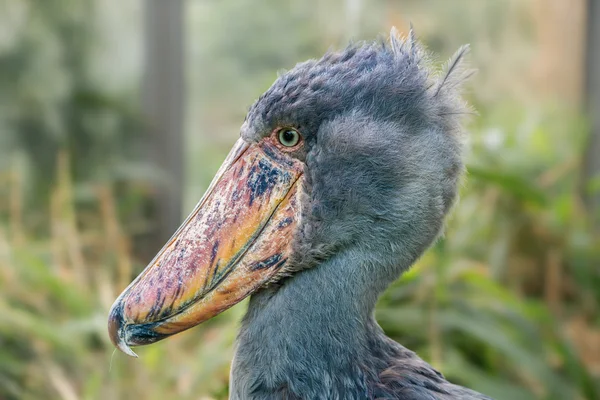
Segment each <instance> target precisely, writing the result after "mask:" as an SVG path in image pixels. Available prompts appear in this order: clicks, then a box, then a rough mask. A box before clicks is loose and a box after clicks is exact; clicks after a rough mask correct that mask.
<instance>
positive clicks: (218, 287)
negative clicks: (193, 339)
mask: <svg viewBox="0 0 600 400" xmlns="http://www.w3.org/2000/svg"><path fill="white" fill-rule="evenodd" d="M302 172H303V167H302V163H301V162H300V161H298V160H296V159H293V158H291V157H289V156H287V155H285V154H282V153H281V152H278V151H277V149H276V148H275V147H274V146H273V144H272V143H271V142H269V141H268V140H263V141H260V142H258V143H252V144H248V143H246V142H245V141H244V140H242V139H239V140H238V141H237V143H236V144H235V146H234V147H233V149H232V150H231V152H230V153H229V156H228V157H227V159H226V160H225V162H224V163H223V165H222V166H221V168H220V169H219V171H218V172H217V175H216V176H215V178H214V179H213V181H212V183H211V185H210V187H209V189H208V190H207V192H206V194H205V195H204V197H203V198H202V199H201V200H200V202H199V203H198V205H197V206H196V207H195V208H194V210H193V211H192V213H191V214H190V216H189V217H188V218H187V219H186V220H185V221H184V222H183V224H182V225H181V227H179V229H178V230H177V231H176V232H175V234H174V235H173V237H172V238H171V239H170V240H169V241H168V243H167V244H166V245H165V246H164V247H163V249H162V250H161V251H160V252H159V253H158V254H157V255H156V257H155V258H154V259H153V260H152V262H151V263H150V264H149V265H148V266H147V267H146V269H145V270H144V271H143V272H142V273H141V274H140V275H139V276H138V277H137V278H136V279H135V280H134V281H133V282H132V283H131V284H130V285H129V286H128V287H127V288H126V289H125V291H124V292H123V293H122V294H121V295H120V296H119V298H118V299H117V300H116V301H115V303H114V304H113V306H112V309H111V311H110V315H109V323H108V328H109V335H110V338H111V340H112V342H113V343H114V344H115V346H116V347H117V348H119V349H120V350H122V351H123V352H124V353H126V354H129V355H132V356H135V353H134V352H133V351H132V350H131V349H130V348H129V346H137V345H144V344H149V343H154V342H156V341H158V340H161V339H163V338H166V337H168V336H171V335H173V334H175V333H178V332H181V331H184V330H186V329H189V328H191V327H193V326H195V325H197V324H199V323H201V322H203V321H206V320H208V319H209V318H212V317H214V316H215V315H217V314H219V313H220V312H222V311H224V310H226V309H228V308H229V307H231V306H233V305H234V304H236V303H238V302H240V301H241V300H242V299H244V298H245V297H247V296H248V295H250V294H251V293H253V292H255V291H256V290H258V289H259V288H261V287H263V286H264V285H266V284H267V283H269V282H270V281H272V280H275V279H277V277H278V273H280V272H281V271H282V267H283V266H284V265H285V264H286V262H287V260H288V259H289V257H290V255H291V252H292V245H291V243H292V240H291V239H292V237H293V234H294V231H295V229H296V226H297V225H298V223H299V217H300V192H301V186H302V182H303V175H302Z"/></svg>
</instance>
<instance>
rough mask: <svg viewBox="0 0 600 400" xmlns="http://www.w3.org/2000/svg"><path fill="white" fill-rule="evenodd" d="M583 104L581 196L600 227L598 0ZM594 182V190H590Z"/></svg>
mask: <svg viewBox="0 0 600 400" xmlns="http://www.w3.org/2000/svg"><path fill="white" fill-rule="evenodd" d="M586 71H587V73H586V106H587V115H588V118H589V123H590V137H589V142H588V146H587V154H586V158H585V170H584V174H585V181H584V182H585V188H584V196H585V199H586V203H587V205H588V207H589V210H590V211H591V212H592V213H593V220H594V224H595V225H596V228H599V229H600V0H588V10H587V60H586ZM592 186H593V189H594V191H593V192H590V191H589V189H590V187H592Z"/></svg>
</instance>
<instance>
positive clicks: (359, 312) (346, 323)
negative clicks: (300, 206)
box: [231, 253, 391, 399]
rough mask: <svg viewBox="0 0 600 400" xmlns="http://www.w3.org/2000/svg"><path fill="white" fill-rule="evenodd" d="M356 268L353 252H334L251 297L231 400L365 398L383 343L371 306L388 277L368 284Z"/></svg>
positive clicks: (358, 261) (357, 262)
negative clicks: (336, 253)
mask: <svg viewBox="0 0 600 400" xmlns="http://www.w3.org/2000/svg"><path fill="white" fill-rule="evenodd" d="M362 263H363V262H362V261H361V257H360V256H359V255H357V254H351V253H345V254H338V255H336V256H334V257H332V258H331V259H329V260H327V261H326V262H324V263H322V264H320V265H318V266H316V267H314V268H311V269H307V270H304V271H301V272H298V273H296V274H294V276H293V277H291V278H289V279H288V280H286V281H284V282H283V283H282V285H281V286H279V287H277V288H271V289H266V290H263V291H261V292H259V293H258V294H255V295H254V296H252V298H251V300H250V304H249V309H248V313H247V314H246V317H245V318H244V321H243V323H242V328H241V331H240V334H239V337H238V343H237V349H236V355H235V358H234V362H233V366H232V373H231V398H232V399H254V398H256V399H258V398H261V399H262V398H353V397H354V396H351V395H348V393H354V394H357V393H363V394H366V393H367V391H368V388H367V384H366V382H367V381H368V380H370V379H369V376H367V375H368V374H369V373H373V371H380V370H382V369H384V368H385V365H384V364H382V363H385V360H383V359H382V357H381V354H382V353H383V354H384V353H385V351H382V349H384V348H385V347H386V346H389V342H388V341H386V340H387V339H386V338H385V336H384V335H383V332H382V331H381V328H380V327H379V326H378V325H377V323H376V322H375V320H374V318H373V309H374V307H375V303H376V301H377V298H378V296H379V293H380V292H381V291H383V290H384V289H385V287H386V286H387V283H388V282H390V281H391V280H387V281H386V282H383V280H382V279H373V277H372V276H370V275H369V274H368V273H365V268H366V267H365V266H363V265H360V264H362ZM375 353H377V354H378V355H377V354H375ZM379 364H381V365H379ZM324 395H325V397H323V396H324ZM361 397H364V395H363V396H361Z"/></svg>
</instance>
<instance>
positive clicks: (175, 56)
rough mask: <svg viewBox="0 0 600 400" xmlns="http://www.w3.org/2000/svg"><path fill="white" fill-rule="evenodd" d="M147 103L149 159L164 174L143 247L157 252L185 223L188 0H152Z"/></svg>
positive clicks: (147, 27)
mask: <svg viewBox="0 0 600 400" xmlns="http://www.w3.org/2000/svg"><path fill="white" fill-rule="evenodd" d="M145 7H146V9H145V15H144V30H145V31H144V37H145V43H144V44H145V59H144V67H145V71H144V81H143V85H142V96H143V99H142V102H143V114H144V121H145V122H146V124H147V125H146V129H147V135H146V136H145V137H147V140H148V143H146V144H145V145H146V146H147V147H148V151H147V154H148V158H149V160H148V161H149V163H150V164H151V165H154V166H156V167H157V168H158V169H159V171H160V173H159V177H157V180H156V186H155V190H156V196H155V199H154V204H153V207H152V217H153V221H154V222H155V224H156V225H155V226H154V228H153V232H152V234H151V237H150V238H149V239H150V240H147V241H144V242H145V243H144V245H143V246H142V248H140V251H141V253H142V255H144V256H149V257H151V256H153V255H154V254H155V253H156V252H158V251H159V250H160V248H161V247H162V246H163V244H164V243H166V241H167V240H168V239H169V237H170V236H171V235H172V234H173V233H174V232H175V229H176V228H177V227H178V226H179V223H180V222H181V204H182V186H183V124H184V95H185V92H184V42H183V35H184V29H183V25H184V24H183V11H184V10H183V7H184V0H168V1H165V0H146V2H145Z"/></svg>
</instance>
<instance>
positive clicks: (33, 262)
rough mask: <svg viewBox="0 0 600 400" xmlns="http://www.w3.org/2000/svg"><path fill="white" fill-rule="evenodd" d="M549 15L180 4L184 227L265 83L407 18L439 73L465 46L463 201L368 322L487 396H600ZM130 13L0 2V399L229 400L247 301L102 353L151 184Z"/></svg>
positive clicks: (136, 256)
mask: <svg viewBox="0 0 600 400" xmlns="http://www.w3.org/2000/svg"><path fill="white" fill-rule="evenodd" d="M542 3H543V4H545V6H540V4H542ZM561 3H565V2H560V1H558V2H555V1H544V2H540V1H536V0H527V1H516V0H493V1H485V2H484V1H477V2H475V1H468V0H460V1H453V2H451V4H450V2H447V1H443V0H438V1H433V0H428V1H402V2H396V1H391V0H388V1H384V0H374V1H359V0H354V1H342V0H335V1H332V2H327V3H325V2H317V1H306V2H303V1H294V2H281V1H276V0H261V1H250V0H245V1H237V2H232V1H231V2H230V1H227V2H225V1H209V0H190V1H188V2H187V4H186V8H185V9H186V24H187V25H186V26H187V28H186V41H187V51H186V54H187V57H186V59H187V71H188V76H187V81H188V84H187V85H186V88H187V98H188V102H187V104H188V107H187V120H186V125H187V129H186V139H185V140H186V151H187V154H186V157H185V160H186V171H187V174H186V185H185V187H186V191H185V197H184V199H183V201H184V203H185V204H186V206H185V207H184V208H185V209H186V210H189V209H190V208H191V206H192V204H193V203H195V201H196V200H197V199H198V198H199V197H200V195H201V194H202V192H203V190H204V189H205V188H206V186H207V184H208V182H209V180H210V178H211V177H212V176H213V174H214V172H215V171H216V169H217V167H218V166H219V164H220V162H221V161H222V159H223V158H224V156H225V154H226V152H227V150H228V149H229V147H230V146H231V144H232V143H233V141H234V139H235V137H236V136H237V132H238V129H239V125H240V124H241V121H242V120H243V117H244V113H245V110H246V107H247V106H248V105H250V104H251V103H252V101H253V99H254V98H256V97H257V96H258V94H260V93H261V92H262V91H263V90H265V89H266V88H267V87H268V86H269V85H270V83H271V82H272V81H273V79H274V78H275V76H276V75H275V72H276V71H277V70H279V69H281V68H291V67H292V66H293V65H294V64H295V63H296V62H298V61H302V60H304V59H306V58H310V57H318V56H319V55H320V54H322V53H323V52H324V51H326V50H327V49H328V48H330V47H332V46H333V47H338V48H339V47H341V46H344V44H345V43H346V42H347V41H348V40H349V39H362V38H373V37H376V36H377V35H378V34H380V33H386V32H387V31H389V27H390V26H391V25H396V26H398V27H399V29H400V30H401V31H405V30H406V28H407V27H408V23H409V22H410V21H412V22H413V24H414V25H415V27H416V29H417V33H418V34H419V36H420V38H421V40H422V41H423V42H424V43H425V44H426V45H427V46H428V48H429V49H430V50H431V51H433V52H434V53H436V54H439V55H440V60H443V59H444V58H445V57H447V56H449V55H450V54H451V53H452V52H453V51H454V49H456V48H457V47H458V46H459V45H460V44H462V43H467V42H470V43H471V45H472V49H473V50H472V63H473V64H474V65H475V66H476V67H477V68H479V70H480V73H479V74H478V76H477V77H476V78H475V79H474V81H473V83H472V84H471V86H470V90H469V94H468V97H469V100H470V102H471V103H472V104H474V106H475V108H476V109H477V110H478V115H477V116H475V117H474V118H473V119H472V121H471V123H470V126H469V128H470V129H469V130H470V134H469V148H470V149H469V155H468V170H469V173H468V177H467V180H466V182H465V184H464V187H463V190H462V194H461V201H460V203H459V205H458V206H457V207H456V209H455V211H454V213H453V217H452V218H451V219H450V221H449V224H448V229H447V234H446V237H445V238H444V239H442V240H441V241H439V243H437V244H436V246H435V247H434V248H433V249H431V250H430V251H428V252H427V254H426V255H425V256H424V257H423V258H422V259H421V260H420V261H419V263H418V265H417V266H416V267H415V268H414V269H413V270H411V271H410V272H409V273H407V274H406V275H405V276H404V277H402V278H401V279H400V280H399V281H398V282H396V283H394V284H393V286H392V287H391V288H390V289H389V290H388V291H387V292H386V293H385V295H384V296H383V298H382V299H381V301H380V303H379V306H378V319H379V321H380V323H381V325H382V326H383V327H384V329H385V330H386V331H387V332H388V334H390V335H391V336H392V337H394V338H395V339H396V340H398V341H399V342H401V343H403V344H404V345H405V346H407V347H409V348H411V349H413V350H416V351H417V352H418V353H419V354H420V355H422V356H423V357H424V358H425V359H426V360H428V361H429V362H431V363H432V364H433V365H434V366H436V367H437V368H439V369H440V370H442V371H443V372H444V373H445V374H446V375H447V376H448V377H449V378H450V379H452V380H454V381H456V382H457V383H461V384H465V385H468V386H471V387H473V388H475V389H477V390H480V391H483V392H485V393H487V394H489V395H491V396H493V397H495V398H497V399H511V400H513V399H517V400H518V399H561V400H562V399H599V398H600V310H599V305H600V268H599V267H600V235H599V234H598V233H597V232H594V229H593V227H592V226H591V223H590V220H591V219H592V215H591V213H590V211H588V210H586V208H585V207H584V206H583V205H582V201H581V196H580V193H581V192H582V187H585V184H584V182H582V180H581V165H582V157H583V154H584V150H585V146H586V140H587V132H588V127H587V124H586V118H585V116H584V115H583V114H582V112H581V111H580V104H581V102H580V100H579V99H580V98H581V95H582V93H581V92H582V85H581V73H577V66H578V65H579V67H581V61H577V60H581V59H582V54H581V53H580V52H581V49H582V48H583V45H582V44H581V43H580V42H581V40H579V41H578V36H577V32H574V30H575V31H577V29H576V27H578V26H581V18H582V17H583V16H584V13H583V5H582V4H584V2H581V1H573V2H570V3H569V4H571V6H570V7H569V8H567V9H565V8H561V7H560V4H561ZM548 4H553V5H550V6H548ZM557 4H558V5H557ZM142 6H143V2H142V1H141V0H128V1H116V0H110V1H108V0H103V1H99V0H43V1H42V0H1V1H0V10H1V12H0V399H7V400H8V399H42V398H44V399H46V398H57V399H67V400H71V399H120V398H132V397H136V398H138V397H143V398H147V399H164V398H179V399H207V398H214V399H222V398H226V396H227V381H228V370H229V361H230V359H231V356H232V343H233V341H234V338H235V332H236V328H237V325H238V321H239V318H240V317H241V316H242V315H243V313H244V308H245V305H244V304H241V305H239V306H236V307H234V308H233V309H231V310H230V311H228V312H226V313H224V314H222V315H220V316H219V317H217V318H216V319H214V320H211V321H209V322H208V323H206V324H204V325H202V326H200V327H198V328H195V329H193V330H191V331H189V332H186V333H183V334H181V335H177V336H175V337H173V338H172V339H170V340H168V341H165V342H161V343H158V344H156V345H153V346H149V347H147V348H140V349H139V354H140V358H139V359H136V360H133V359H129V358H126V357H125V356H123V355H121V354H117V353H114V351H113V347H112V345H111V344H110V342H109V340H108V337H107V334H106V317H107V312H108V309H109V308H110V305H111V304H112V302H113V300H114V299H115V297H116V296H117V295H118V293H120V291H121V290H122V289H123V288H124V287H125V286H126V285H127V283H128V282H129V281H130V280H131V278H132V277H133V276H134V275H136V274H137V273H138V272H139V271H140V270H141V269H142V268H143V267H144V266H145V263H146V262H147V261H148V259H147V255H144V254H142V252H139V251H138V250H137V249H138V248H139V245H140V243H141V244H143V242H144V238H146V237H147V235H148V234H149V233H151V232H152V230H153V223H154V222H153V221H154V220H153V218H154V217H155V215H154V213H153V212H152V210H150V209H148V207H147V204H148V203H147V200H148V198H150V197H151V196H153V195H154V193H155V191H156V190H157V189H156V187H157V186H156V185H155V181H156V180H157V179H159V178H158V177H159V176H160V173H161V171H158V170H157V168H156V167H155V166H154V165H152V164H151V163H148V160H147V159H145V158H144V157H143V154H142V151H141V150H140V149H141V148H142V147H141V144H142V143H143V141H144V129H143V121H144V118H143V117H142V115H143V113H142V111H141V105H140V101H139V97H140V95H139V91H140V78H141V74H142V71H143V68H144V65H143V62H142V59H143V57H142V45H141V43H142V40H141V36H142V28H141V27H142V23H141V21H142V17H143V13H142ZM578 7H579V8H578ZM578 18H579V19H578ZM557 22H560V24H562V25H561V26H563V27H565V30H568V31H569V35H567V36H569V38H570V41H569V42H561V41H560V39H557V37H558V36H555V34H554V33H553V32H554V31H555V30H556V29H554V28H555V26H554V24H555V23H557ZM569 24H571V25H569ZM569 27H571V28H569ZM569 29H570V30H569ZM581 38H582V37H581V32H580V36H579V39H581ZM564 59H567V60H568V62H564ZM578 63H579V64H578ZM574 71H575V72H574ZM589 189H590V190H593V189H594V188H593V185H592V187H590V188H589Z"/></svg>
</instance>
